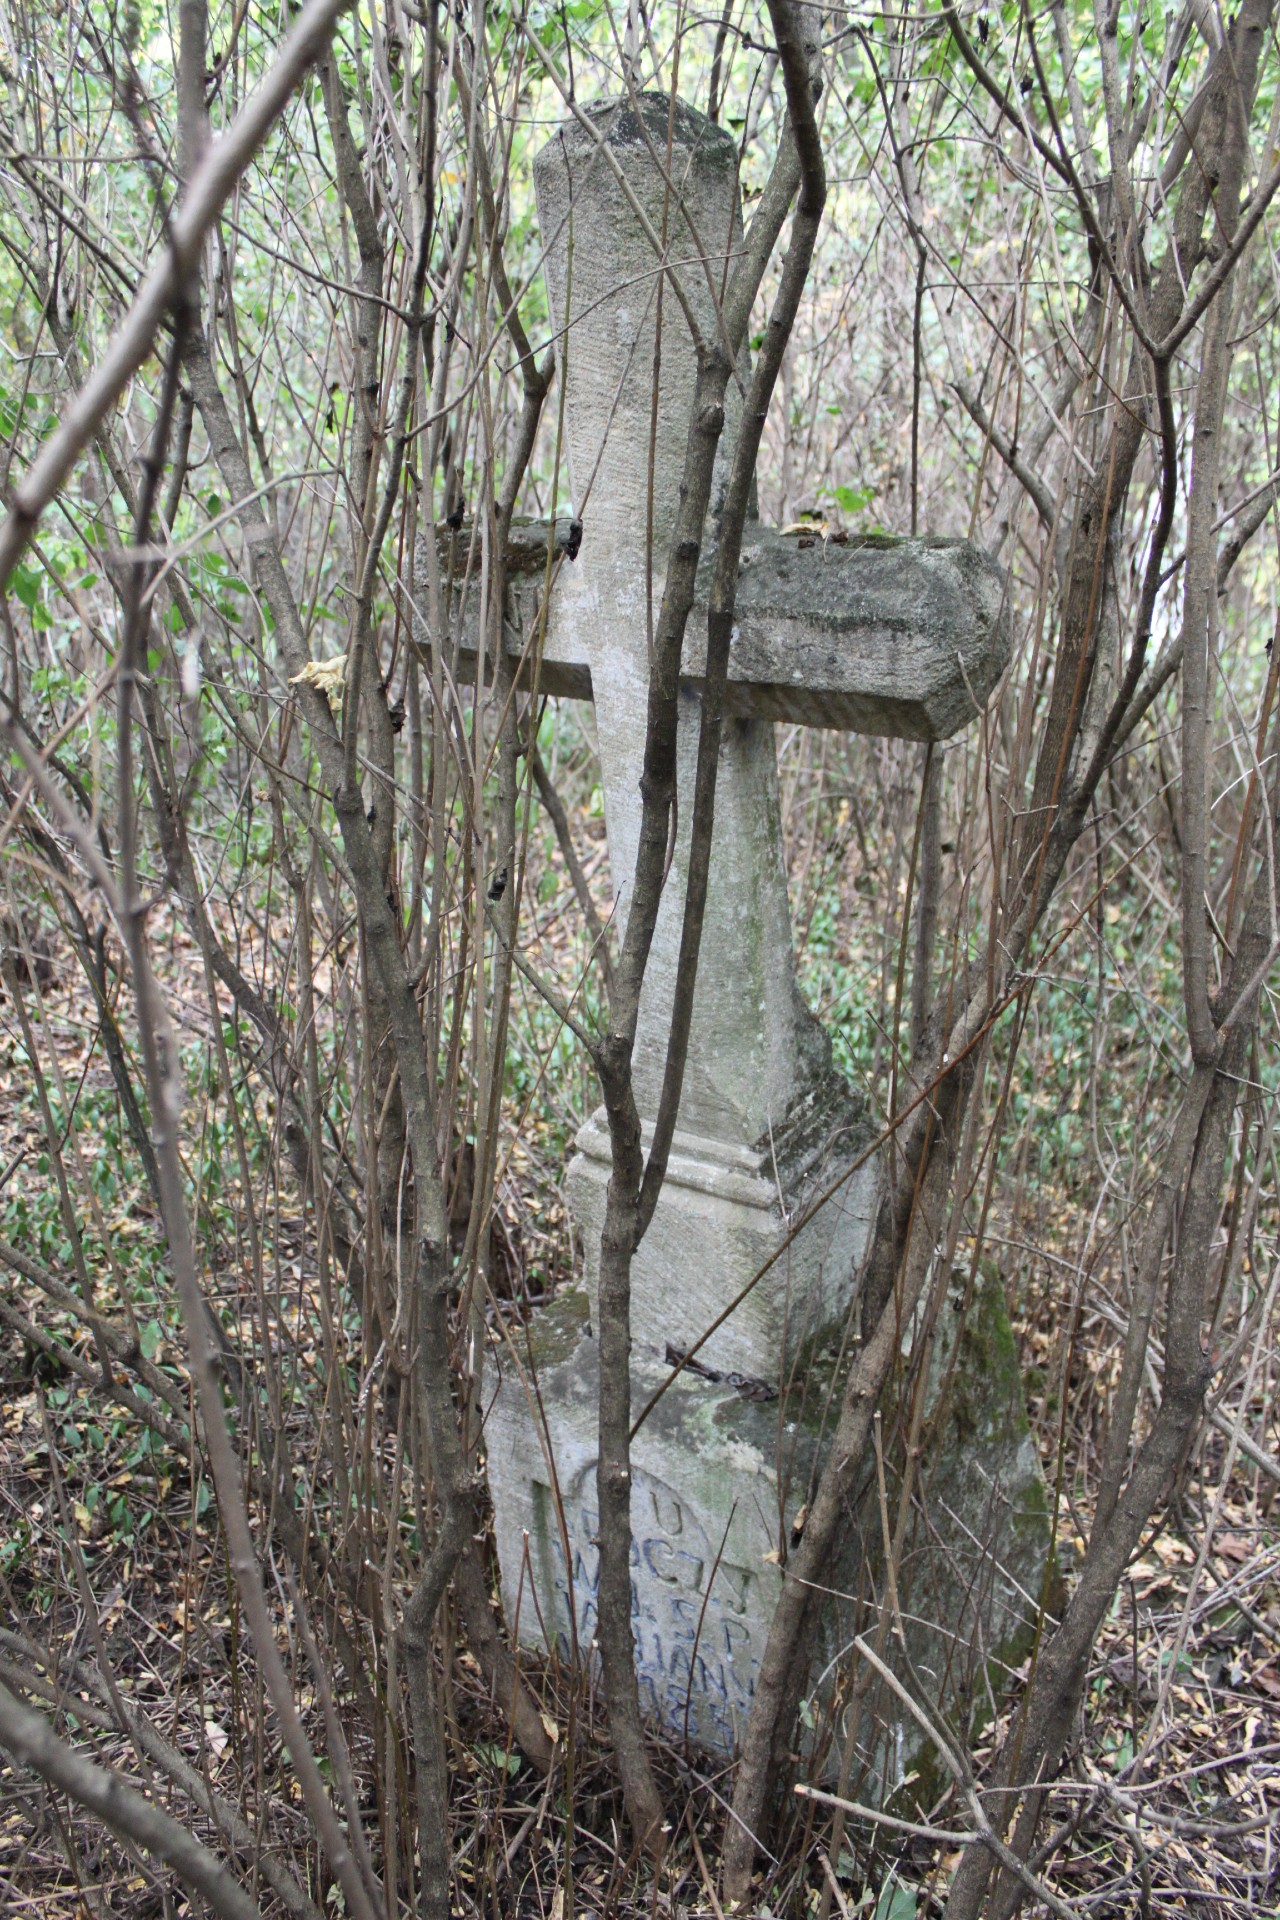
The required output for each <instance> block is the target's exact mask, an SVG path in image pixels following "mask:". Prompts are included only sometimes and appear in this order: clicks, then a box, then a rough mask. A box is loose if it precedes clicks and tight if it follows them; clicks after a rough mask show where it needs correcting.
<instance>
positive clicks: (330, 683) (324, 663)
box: [289, 653, 347, 720]
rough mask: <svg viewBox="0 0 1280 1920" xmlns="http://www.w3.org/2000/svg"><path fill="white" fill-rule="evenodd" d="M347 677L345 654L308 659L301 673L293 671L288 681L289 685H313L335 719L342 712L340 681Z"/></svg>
mask: <svg viewBox="0 0 1280 1920" xmlns="http://www.w3.org/2000/svg"><path fill="white" fill-rule="evenodd" d="M346 677H347V656H346V655H345V654H344V653H340V654H337V655H335V657H334V658H333V659H332V660H308V662H307V664H306V666H305V667H304V668H303V669H302V671H301V673H295V674H294V675H293V676H292V678H291V679H290V681H289V685H290V686H291V687H297V686H306V687H314V688H315V690H316V692H317V693H322V694H323V695H324V697H325V699H326V700H327V701H328V702H329V711H330V713H331V714H332V715H333V717H334V719H335V720H337V719H338V718H339V717H340V716H341V713H342V683H343V681H344V680H345V679H346Z"/></svg>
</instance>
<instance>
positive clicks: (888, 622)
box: [453, 519, 1009, 740]
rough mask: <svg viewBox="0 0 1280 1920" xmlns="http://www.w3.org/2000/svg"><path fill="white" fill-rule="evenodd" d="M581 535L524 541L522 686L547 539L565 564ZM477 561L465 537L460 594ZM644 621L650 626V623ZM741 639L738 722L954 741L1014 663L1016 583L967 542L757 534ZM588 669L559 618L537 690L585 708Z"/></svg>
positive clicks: (694, 658)
mask: <svg viewBox="0 0 1280 1920" xmlns="http://www.w3.org/2000/svg"><path fill="white" fill-rule="evenodd" d="M580 533H581V528H580V527H579V525H578V523H577V522H576V521H568V520H565V519H561V520H558V521H557V522H556V523H555V526H554V529H552V528H551V526H550V523H548V522H547V521H531V522H528V523H525V524H524V525H523V526H520V527H518V528H513V531H512V543H513V546H512V550H511V551H509V554H508V577H509V580H510V588H511V594H510V613H509V618H508V620H507V622H506V627H505V641H506V646H507V649H508V653H509V655H510V656H511V658H512V661H513V664H516V665H517V669H518V671H517V682H518V684H519V685H521V686H524V687H528V686H530V685H531V684H532V679H533V662H534V660H535V658H536V654H537V648H536V645H535V642H536V635H537V624H538V620H539V618H540V609H541V601H542V591H543V566H544V563H545V559H546V552H547V542H548V535H549V534H550V536H551V540H552V548H553V552H554V553H555V554H556V555H557V556H560V555H563V556H564V558H565V560H566V561H568V559H569V557H570V554H571V553H572V552H576V543H577V538H578V536H579V534H580ZM469 546H470V543H469V542H468V541H467V540H466V529H465V528H464V529H463V530H462V531H461V532H460V533H459V534H458V535H457V536H456V537H455V538H454V542H453V552H454V556H455V557H454V563H453V564H454V569H455V578H456V579H458V580H459V581H460V580H461V578H462V574H463V571H464V569H465V565H466V560H465V556H466V553H467V552H468V551H469ZM711 564H712V562H711V555H710V554H708V555H707V556H706V557H705V558H704V561H703V567H702V572H701V575H700V580H699V586H700V593H699V608H698V611H697V612H695V615H694V618H693V619H692V620H691V621H690V623H689V629H688V632H687V634H686V637H685V673H684V680H685V683H686V684H687V685H688V686H689V687H691V688H692V689H693V690H695V691H696V690H697V688H698V686H699V684H700V681H701V678H702V672H703V665H704V661H705V657H706V628H705V620H703V619H699V617H698V613H699V612H702V613H705V607H706V594H705V591H702V589H703V588H705V587H706V586H708V585H709V582H710V573H711ZM636 618H637V621H638V622H639V623H640V624H641V625H642V624H643V620H644V609H643V608H642V607H638V608H637V610H636ZM735 623H736V624H735V631H734V639H733V645H732V649H731V651H730V656H729V685H728V691H727V696H726V698H727V705H728V708H729V711H730V712H731V713H733V714H736V715H738V716H739V717H741V718H757V719H768V720H781V721H785V722H788V723H790V724H792V725H800V726H809V727H834V728H840V729H842V730H845V731H849V732H854V733H868V734H879V735H888V736H892V737H895V738H898V739H906V740H946V739H949V738H950V737H951V735H953V734H955V733H958V732H959V731H960V729H961V728H962V727H964V726H966V725H968V724H969V723H970V722H971V721H973V720H974V719H976V718H977V716H978V714H979V713H981V712H982V710H983V709H984V708H985V706H986V704H987V701H988V700H989V699H990V697H991V694H992V692H993V690H994V688H995V686H996V683H997V681H998V680H999V678H1000V676H1001V674H1002V673H1003V672H1004V669H1005V667H1006V666H1007V664H1008V660H1009V614H1008V604H1007V597H1006V592H1005V580H1004V575H1003V573H1002V571H1001V569H1000V568H999V567H998V566H997V565H996V563H995V561H994V560H992V559H991V558H990V556H989V555H987V554H986V553H984V552H983V550H982V549H981V548H980V547H976V546H974V545H973V543H972V542H971V541H968V540H943V539H933V538H923V539H895V538H892V537H890V536H887V535H872V536H869V537H864V538H861V539H856V540H850V541H848V542H847V543H846V544H843V545H840V544H837V543H836V542H835V541H831V542H825V541H821V540H819V539H818V538H816V537H805V536H803V535H802V536H800V537H799V538H797V536H796V535H795V534H794V533H785V534H784V533H779V532H775V531H774V530H772V529H770V528H766V527H756V528H754V529H751V530H749V531H748V536H747V540H746V542H745V544H744V548H743V555H742V565H741V568H740V572H739V578H738V594H737V605H736V609H735ZM591 665H592V663H591V659H590V657H589V654H588V650H587V649H586V648H584V647H583V646H582V644H581V641H580V639H579V638H578V637H577V635H576V634H575V633H574V632H572V631H566V630H564V628H563V627H562V625H561V623H559V622H557V620H556V618H555V609H554V606H553V608H552V610H551V616H550V619H549V621H548V624H547V633H546V640H545V645H544V647H543V651H542V663H541V671H540V673H539V675H538V685H539V687H540V688H541V690H542V691H543V692H544V693H549V694H554V695H557V696H560V697H562V698H568V699H577V700H589V699H590V698H591ZM457 671H458V673H459V675H460V676H461V678H462V679H463V680H464V681H474V678H475V671H476V652H475V647H474V644H472V645H470V646H468V637H467V635H466V633H465V632H464V637H463V642H462V648H461V653H460V658H459V661H458V666H457Z"/></svg>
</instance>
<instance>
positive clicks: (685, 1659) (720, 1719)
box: [538, 1461, 757, 1746]
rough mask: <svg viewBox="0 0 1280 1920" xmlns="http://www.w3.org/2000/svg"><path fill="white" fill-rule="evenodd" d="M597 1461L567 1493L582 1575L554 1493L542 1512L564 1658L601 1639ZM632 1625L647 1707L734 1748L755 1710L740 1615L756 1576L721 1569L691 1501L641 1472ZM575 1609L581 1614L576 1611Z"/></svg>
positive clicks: (666, 1722)
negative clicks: (598, 1633) (546, 1525)
mask: <svg viewBox="0 0 1280 1920" xmlns="http://www.w3.org/2000/svg"><path fill="white" fill-rule="evenodd" d="M595 1473H596V1469H595V1462H594V1461H592V1462H591V1463H590V1464H589V1465H587V1466H585V1467H583V1468H582V1469H581V1470H580V1471H579V1472H578V1473H577V1475H575V1477H574V1479H573V1480H572V1481H571V1482H570V1483H569V1484H568V1485H566V1486H565V1487H564V1488H563V1489H562V1502H561V1505H562V1510H563V1513H564V1524H565V1530H566V1531H567V1533H568V1548H569V1559H568V1564H569V1566H570V1567H571V1568H572V1578H571V1579H570V1578H569V1577H567V1576H566V1572H565V1566H566V1562H565V1542H564V1540H563V1539H562V1538H561V1537H560V1529H559V1524H558V1522H557V1520H556V1519H555V1518H554V1515H555V1512H556V1507H555V1503H554V1502H553V1501H552V1499H551V1495H550V1489H549V1488H545V1487H540V1488H539V1493H540V1495H541V1498H540V1499H539V1502H538V1505H539V1508H540V1510H541V1512H542V1513H543V1515H544V1516H546V1518H547V1520H548V1522H549V1530H550V1542H549V1544H550V1555H551V1561H552V1565H553V1567H554V1587H555V1604H556V1609H557V1619H556V1622H555V1634H554V1637H555V1639H556V1642H557V1644H558V1646H559V1648H560V1651H561V1653H562V1654H563V1655H564V1656H565V1657H566V1658H568V1657H569V1656H570V1655H571V1653H572V1648H573V1639H574V1632H573V1629H574V1628H575V1627H576V1638H577V1642H578V1648H579V1652H580V1653H583V1654H585V1653H587V1652H589V1651H590V1648H591V1644H592V1641H593V1639H594V1636H595V1629H596V1622H597V1618H598V1614H597V1595H598V1591H599V1585H600V1550H599V1544H598V1539H597V1534H598V1528H599V1514H598V1511H597V1507H596V1500H595ZM631 1519H632V1542H631V1626H632V1631H633V1633H634V1634H635V1638H636V1653H637V1665H638V1668H639V1672H640V1697H641V1704H642V1705H643V1706H644V1708H645V1710H646V1712H647V1713H649V1714H651V1715H652V1716H653V1717H654V1718H655V1719H656V1720H658V1721H659V1722H660V1723H661V1724H662V1726H663V1727H664V1728H665V1730H666V1731H667V1732H668V1733H672V1734H675V1735H677V1736H678V1735H681V1734H683V1732H684V1731H685V1728H686V1726H687V1727H688V1730H689V1732H690V1734H691V1735H694V1736H696V1737H697V1738H698V1739H699V1740H702V1741H705V1740H706V1739H707V1738H708V1737H709V1736H714V1737H715V1739H716V1740H717V1741H718V1742H721V1743H727V1744H728V1745H730V1746H731V1745H732V1744H733V1742H734V1741H735V1740H736V1739H737V1738H738V1737H739V1736H740V1734H741V1731H742V1725H743V1720H744V1718H745V1715H746V1712H747V1709H748V1707H749V1706H750V1703H751V1692H752V1688H753V1686H754V1683H755V1669H756V1664H757V1663H756V1661H755V1660H754V1659H753V1657H752V1651H751V1633H750V1630H749V1628H748V1627H747V1625H746V1623H745V1621H744V1620H743V1619H742V1618H741V1617H740V1616H741V1615H742V1614H743V1613H744V1611H745V1609H746V1606H747V1601H748V1590H749V1586H750V1580H751V1576H750V1575H749V1574H748V1573H747V1572H746V1571H745V1570H744V1569H742V1568H740V1567H735V1568H728V1567H726V1566H725V1565H724V1564H723V1562H721V1564H720V1565H719V1566H717V1565H716V1553H715V1548H714V1547H713V1546H712V1545H711V1543H710V1542H709V1541H708V1539H707V1536H706V1531H705V1529H704V1528H703V1526H702V1524H701V1522H700V1521H699V1519H698V1517H697V1515H696V1514H695V1513H694V1512H693V1510H692V1508H691V1506H690V1503H689V1501H688V1500H687V1499H686V1498H684V1497H682V1496H681V1495H680V1494H679V1493H677V1492H676V1490H675V1489H674V1488H673V1487H671V1486H668V1485H667V1484H666V1483H665V1482H664V1481H662V1480H660V1479H658V1477H657V1476H656V1474H652V1473H648V1472H646V1471H645V1470H644V1469H643V1468H641V1467H636V1468H633V1470H632V1487H631ZM571 1605H572V1612H571Z"/></svg>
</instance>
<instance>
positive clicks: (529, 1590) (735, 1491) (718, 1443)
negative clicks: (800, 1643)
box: [485, 1292, 782, 1753]
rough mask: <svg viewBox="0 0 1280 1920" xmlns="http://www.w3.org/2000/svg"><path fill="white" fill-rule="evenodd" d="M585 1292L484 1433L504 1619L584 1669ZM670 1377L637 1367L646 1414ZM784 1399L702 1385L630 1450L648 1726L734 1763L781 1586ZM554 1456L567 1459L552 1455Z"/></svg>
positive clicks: (590, 1581) (589, 1344)
mask: <svg viewBox="0 0 1280 1920" xmlns="http://www.w3.org/2000/svg"><path fill="white" fill-rule="evenodd" d="M587 1316H588V1304H587V1299H586V1296H585V1294H583V1293H581V1292H575V1293H573V1294H570V1295H568V1296H567V1297H564V1298H562V1299H561V1300H558V1301H557V1302H556V1303H555V1304H554V1305H553V1306H552V1307H550V1308H548V1309H547V1310H546V1311H545V1312H543V1313H541V1314H540V1315H539V1316H538V1319H537V1321H536V1323H535V1325H534V1328H533V1329H532V1337H531V1340H530V1369H531V1374H536V1378H537V1385H538V1395H539V1398H540V1399H541V1402H542V1405H543V1406H544V1407H545V1408H546V1409H547V1413H548V1419H549V1421H550V1424H551V1447H550V1448H549V1447H548V1444H547V1434H546V1433H545V1431H544V1430H543V1429H542V1423H541V1420H540V1418H539V1417H537V1416H536V1415H535V1414H534V1412H533V1410H532V1408H531V1405H530V1400H531V1393H530V1391H529V1383H528V1382H526V1381H522V1380H520V1379H519V1378H517V1377H516V1376H515V1374H514V1372H512V1371H507V1372H505V1373H504V1375H503V1379H502V1383H501V1386H500V1388H499V1391H498V1395H497V1398H496V1400H495V1401H494V1404H493V1407H492V1409H491V1411H490V1414H489V1418H488V1422H487V1424H486V1428H485V1439H486V1445H487V1448H488V1458H489V1483H490V1487H491V1489H492V1493H493V1505H494V1516H495V1522H496V1528H497V1539H498V1558H499V1563H500V1565H501V1569H502V1589H503V1607H504V1611H505V1614H506V1618H507V1621H508V1624H509V1625H512V1626H513V1627H514V1626H515V1623H517V1622H518V1627H517V1628H516V1631H517V1632H518V1635H519V1637H520V1638H521V1639H523V1640H526V1641H529V1642H532V1643H534V1644H542V1645H550V1646H553V1647H555V1648H557V1649H558V1650H559V1652H560V1654H561V1655H562V1657H564V1658H565V1659H574V1658H576V1659H577V1660H579V1661H580V1662H581V1663H582V1664H584V1665H586V1664H588V1663H589V1662H590V1660H591V1658H592V1654H591V1648H592V1643H593V1641H594V1638H595V1631H596V1589H597V1584H598V1579H599V1555H598V1552H597V1548H596V1544H595V1541H596V1531H597V1526H598V1515H597V1506H596V1486H595V1473H596V1457H597V1455H596V1422H597V1379H598V1374H597V1342H596V1340H595V1338H594V1335H593V1333H592V1330H591V1327H590V1325H589V1322H588V1317H587ZM667 1371H668V1370H667V1369H666V1368H665V1367H663V1366H662V1365H661V1364H660V1363H657V1362H654V1361H649V1362H645V1361H640V1362H639V1363H638V1364H636V1365H634V1366H633V1369H632V1394H633V1406H634V1408H635V1410H636V1411H637V1412H638V1411H639V1409H640V1407H641V1406H642V1405H643V1404H644V1401H645V1400H646V1399H647V1398H648V1396H649V1394H650V1393H652V1392H653V1390H654V1389H655V1388H656V1387H657V1386H659V1385H660V1384H661V1382H662V1381H663V1379H665V1378H666V1374H667ZM777 1413H778V1408H777V1402H776V1400H775V1401H773V1402H767V1401H758V1402H756V1401H751V1400H748V1399H746V1398H745V1397H744V1396H743V1394H741V1393H740V1392H737V1391H735V1390H734V1388H733V1387H731V1386H728V1385H726V1384H717V1383H714V1382H710V1381H707V1380H704V1379H699V1378H697V1377H695V1376H689V1377H687V1378H682V1379H680V1380H679V1381H677V1382H676V1384H675V1385H674V1386H672V1387H671V1388H670V1389H668V1391H667V1393H666V1394H665V1395H664V1397H663V1399H662V1400H661V1401H660V1402H659V1403H658V1406H657V1407H656V1408H655V1409H654V1412H653V1414H652V1415H651V1416H650V1418H649V1419H648V1420H647V1421H646V1422H645V1424H644V1426H643V1427H642V1428H641V1430H640V1432H639V1434H638V1435H637V1436H636V1440H635V1444H634V1447H633V1452H632V1470H633V1487H632V1529H633V1534H634V1540H633V1544H632V1555H631V1558H632V1618H633V1625H634V1628H635V1632H636V1638H637V1646H638V1657H639V1666H640V1697H641V1703H642V1705H643V1707H644V1708H645V1711H646V1714H647V1716H648V1717H649V1718H651V1719H652V1721H653V1722H654V1723H655V1724H656V1725H658V1726H660V1727H661V1728H662V1729H663V1731H664V1732H666V1733H668V1734H671V1735H673V1736H674V1737H676V1738H678V1739H679V1738H683V1737H684V1736H685V1735H686V1734H687V1736H688V1738H689V1740H690V1741H691V1742H692V1743H693V1745H694V1746H696V1747H699V1748H701V1749H703V1750H705V1751H710V1752H713V1753H732V1752H733V1751H734V1749H735V1747H736V1746H737V1743H738V1741H739V1739H740V1737H741V1733H742V1728H743V1725H744V1723H745V1718H746V1713H747V1709H748V1707H749V1705H750V1701H751V1691H752V1686H753V1683H754V1679H755V1674H756V1670H757V1668H758V1665H759V1661H760V1656H761V1653H762V1652H763V1649H764V1642H765V1636H766V1635H767V1633H768V1630H769V1622H770V1620H771V1618H772V1616H773V1609H774V1606H775V1604H776V1600H777V1594H778V1589H779V1585H780V1581H781V1574H780V1572H779V1570H778V1567H777V1566H776V1565H775V1564H773V1563H771V1562H769V1561H767V1560H766V1559H765V1555H766V1554H767V1553H770V1552H771V1551H776V1550H777V1548H778V1544H779V1539H780V1535H781V1517H780V1510H779V1506H780V1500H781V1498H782V1493H781V1491H780V1488H779V1483H778V1476H777V1472H776V1469H775V1465H774V1463H775V1461H776V1457H777V1442H778V1433H777ZM551 1452H554V1462H553V1461H552V1459H551V1458H549V1457H548V1456H549V1453H551Z"/></svg>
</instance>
